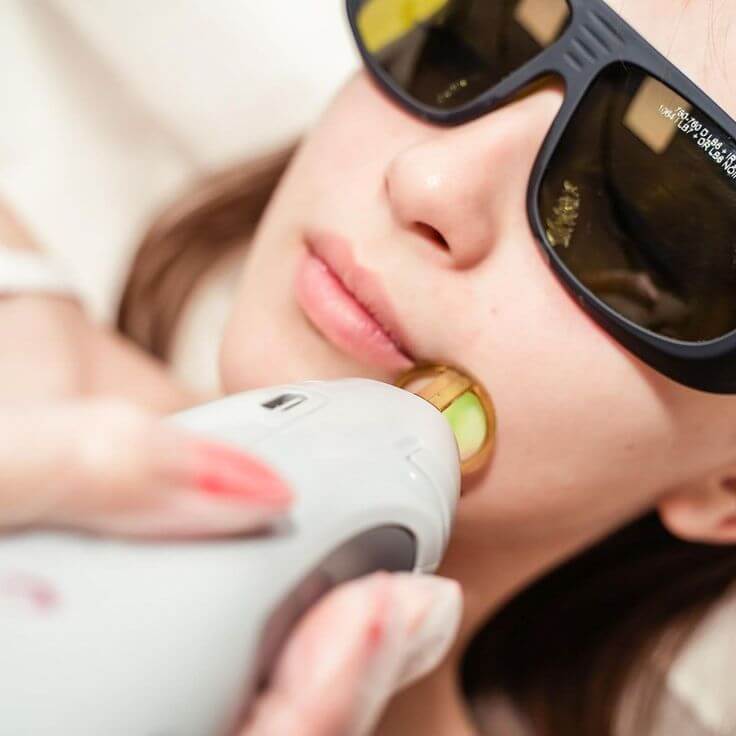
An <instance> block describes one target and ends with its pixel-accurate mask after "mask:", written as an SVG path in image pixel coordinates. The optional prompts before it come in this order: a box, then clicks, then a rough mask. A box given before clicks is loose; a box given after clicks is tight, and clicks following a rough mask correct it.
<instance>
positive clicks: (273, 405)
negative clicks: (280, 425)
mask: <svg viewBox="0 0 736 736" xmlns="http://www.w3.org/2000/svg"><path fill="white" fill-rule="evenodd" d="M307 399H308V397H307V396H305V395H304V394H280V395H279V396H276V397H275V398H273V399H269V400H268V401H266V402H265V403H263V404H261V406H262V407H263V408H264V409H271V410H276V409H280V410H281V411H289V409H294V408H295V407H297V406H299V405H300V404H303V403H304V402H305V401H307Z"/></svg>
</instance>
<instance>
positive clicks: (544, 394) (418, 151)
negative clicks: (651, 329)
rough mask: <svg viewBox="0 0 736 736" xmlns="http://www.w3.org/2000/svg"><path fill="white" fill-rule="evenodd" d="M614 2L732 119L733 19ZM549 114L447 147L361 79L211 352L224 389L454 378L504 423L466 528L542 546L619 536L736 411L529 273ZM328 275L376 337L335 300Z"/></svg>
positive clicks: (274, 217) (546, 278)
mask: <svg viewBox="0 0 736 736" xmlns="http://www.w3.org/2000/svg"><path fill="white" fill-rule="evenodd" d="M611 4H612V5H613V6H614V8H615V9H616V10H618V11H619V12H621V13H622V15H624V17H626V19H627V20H629V22H630V23H631V24H632V25H634V26H635V27H636V28H637V29H638V30H639V31H640V32H641V33H642V34H643V35H644V36H645V37H646V38H648V39H649V40H650V41H651V42H652V43H653V44H654V45H656V46H657V47H658V48H659V49H660V50H662V51H663V52H665V53H667V55H668V57H669V58H670V59H671V60H672V61H673V62H674V63H676V64H678V65H680V66H681V68H683V69H684V70H685V71H686V73H688V74H689V75H690V76H691V77H692V78H694V79H695V81H696V82H698V83H699V84H700V85H701V86H703V87H704V88H705V90H706V91H707V92H708V93H710V94H711V95H712V96H714V97H715V99H716V100H717V101H718V102H720V104H721V105H722V106H723V107H725V108H726V109H727V110H728V111H729V112H731V113H732V114H733V113H734V112H735V111H736V95H733V94H731V93H730V92H729V89H730V87H729V81H730V80H729V78H728V69H729V67H730V66H732V64H730V63H729V60H734V59H736V49H732V48H729V47H728V46H727V43H728V38H729V36H728V34H727V32H726V31H727V28H728V26H729V24H730V23H731V22H732V20H733V19H734V18H733V16H734V15H736V3H716V4H713V7H714V8H715V7H717V11H715V10H713V11H712V12H714V13H716V15H714V16H711V9H710V6H709V5H708V4H704V3H689V2H684V0H646V2H642V0H631V1H630V2H628V3H626V2H618V3H611ZM714 28H715V29H717V30H716V31H715V32H714ZM561 101H562V92H561V89H560V88H559V87H557V86H555V85H554V84H550V85H548V86H546V87H545V88H543V89H537V90H535V91H533V92H531V93H530V94H528V95H527V96H526V97H523V98H521V99H519V100H517V101H515V102H514V103H512V104H507V105H506V106H504V107H502V108H500V109H498V110H496V111H494V112H492V113H489V114H487V115H486V116H484V117H482V118H480V119H478V120H476V121H473V122H471V123H468V124H465V125H462V126H460V127H456V128H449V129H446V128H438V127H435V126H432V125H428V124H425V123H422V122H420V121H419V120H417V119H415V118H413V117H411V116H409V115H408V114H407V113H405V112H403V111H402V110H401V109H399V108H398V107H397V106H396V105H395V104H394V103H392V102H391V101H390V100H389V99H388V98H387V97H386V96H385V95H384V94H383V93H381V92H380V91H379V90H378V89H377V88H376V87H375V86H374V85H373V83H372V82H371V80H370V78H369V77H368V76H367V75H366V74H365V73H359V74H358V75H357V76H355V77H354V78H353V79H352V81H350V82H349V83H348V84H347V85H346V86H345V88H344V89H343V90H342V91H341V92H340V94H339V95H338V96H337V98H336V99H335V101H334V102H333V104H332V105H331V106H330V108H329V109H328V110H327V111H326V113H325V114H324V116H323V118H322V120H321V122H320V123H319V124H318V125H317V127H316V128H315V129H314V130H313V131H312V132H311V133H310V134H309V135H308V136H307V137H306V139H305V141H304V144H303V145H302V147H301V149H300V151H299V153H298V155H297V157H296V159H295V161H294V162H293V164H292V166H291V168H290V170H289V172H288V174H287V176H286V177H285V179H284V180H283V182H282V184H281V186H280V188H279V190H278V192H277V194H276V196H275V197H274V199H273V201H272V203H271V205H270V207H269V210H268V212H267V214H266V216H265V218H264V220H263V222H262V225H261V227H260V229H259V231H258V233H257V235H256V237H255V240H254V242H253V244H252V246H251V249H250V256H249V258H248V261H247V264H246V268H245V272H244V274H243V279H242V283H241V286H240V292H239V297H238V300H237V303H236V305H235V309H234V312H233V315H232V318H231V320H230V323H229V325H228V329H227V332H226V337H225V341H224V344H223V350H222V372H223V378H224V382H225V387H226V389H227V390H228V391H229V392H232V391H236V390H240V389H244V388H248V387H253V386H261V385H268V384H277V383H282V382H288V381H294V380H303V379H309V378H334V377H344V376H367V377H373V378H378V379H382V380H386V381H389V382H391V381H393V380H394V379H396V378H397V377H398V375H399V374H400V373H401V372H402V371H403V370H404V369H405V368H407V367H409V366H410V365H411V360H417V361H422V362H430V363H440V364H451V365H457V366H459V367H461V368H465V369H466V370H468V371H470V372H471V373H472V374H474V375H475V376H477V377H478V378H479V379H481V380H482V381H483V382H484V383H485V385H486V386H487V388H488V390H489V391H490V393H491V394H492V396H493V398H494V401H495V403H496V407H497V411H498V419H499V434H498V443H497V449H496V453H495V456H494V460H493V463H492V465H491V466H490V468H489V469H488V471H487V472H486V473H485V474H484V475H483V476H482V477H480V478H479V479H478V480H477V481H476V482H475V483H474V484H473V488H472V489H471V490H472V491H473V492H472V493H469V494H468V495H467V497H466V499H465V501H464V508H465V513H466V514H467V515H468V516H472V517H473V518H474V519H477V520H482V521H483V522H484V523H490V522H492V521H495V522H496V528H497V529H499V530H502V529H510V530H512V532H513V533H514V534H516V535H519V534H521V535H524V534H526V533H528V534H529V535H530V536H532V535H533V537H534V538H535V539H537V540H542V539H543V538H544V536H545V534H546V533H559V532H560V531H561V530H562V531H564V530H565V529H567V528H570V529H571V530H572V529H573V528H575V527H579V526H580V525H581V524H591V523H593V522H596V521H597V522H600V523H603V522H607V521H610V522H611V523H614V522H615V521H617V520H620V517H621V514H622V513H631V514H634V513H638V512H640V511H642V510H643V509H645V508H647V507H649V506H651V505H652V504H653V503H654V502H655V500H656V497H657V495H658V494H660V493H662V492H664V491H666V490H669V489H670V488H671V487H673V486H675V485H678V484H680V483H683V482H686V481H688V480H689V479H691V478H694V477H697V476H699V475H700V474H702V473H703V472H704V471H706V470H708V469H710V468H711V467H715V466H716V465H718V464H721V463H722V462H724V460H725V459H733V457H731V455H736V453H734V452H733V451H731V450H730V449H729V448H730V447H731V446H733V447H734V448H736V443H734V439H736V431H734V430H733V429H729V427H730V425H732V423H733V418H734V414H735V413H736V407H735V406H734V401H733V400H731V399H726V398H723V397H712V396H706V395H704V394H700V393H696V392H694V391H691V390H688V389H685V388H683V387H681V386H678V385H676V384H674V383H672V382H670V381H669V380H667V379H665V378H663V377H661V376H660V375H658V374H657V373H656V372H654V371H653V370H651V369H649V368H648V367H647V366H645V365H643V364H642V363H640V362H639V361H638V360H637V359H635V358H634V357H633V356H632V355H630V354H629V353H628V352H626V351H625V350H624V349H623V348H622V347H621V346H620V345H618V344H617V343H616V342H615V341H614V340H613V339H612V338H610V337H609V336H608V335H607V334H606V333H605V332H604V331H602V330H601V329H600V328H599V327H598V326H597V325H596V324H594V323H593V322H592V321H591V319H590V318H589V317H587V316H586V314H585V313H584V312H583V311H582V310H581V309H580V308H579V306H578V305H577V303H576V302H575V301H574V300H573V299H571V298H570V297H569V296H568V295H567V294H566V292H565V291H564V290H563V288H562V286H561V285H560V283H559V282H558V281H557V280H556V278H555V276H554V275H553V274H552V272H551V271H550V269H549V268H548V266H547V265H546V264H545V262H544V260H543V258H542V256H541V255H540V251H539V249H538V247H537V245H536V243H535V240H534V238H533V236H532V233H531V231H530V228H529V224H528V220H527V213H526V205H525V199H526V192H527V183H528V179H529V174H530V171H531V168H532V165H533V163H534V159H535V157H536V155H537V153H538V151H539V148H540V146H541V144H542V141H543V139H544V137H545V135H546V133H547V131H548V129H549V127H550V124H551V123H552V120H553V118H554V116H555V114H556V112H557V110H558V108H559V106H560V104H561ZM310 251H311V252H313V253H316V255H317V257H318V258H317V259H316V260H315V259H314V258H312V259H311V260H310V259H308V254H309V253H310ZM322 261H327V263H328V264H329V267H330V269H331V270H332V271H333V272H336V273H338V274H339V275H340V276H341V277H342V280H343V281H344V282H346V284H345V285H346V286H347V287H348V289H350V290H351V291H352V292H354V293H355V294H357V295H358V296H359V298H360V300H361V301H362V303H363V305H364V307H367V311H369V312H372V313H374V314H375V315H376V316H377V317H378V323H379V324H382V327H383V329H381V328H380V327H378V326H377V325H376V322H375V321H374V320H373V318H372V317H370V316H367V314H366V310H365V309H360V308H358V307H356V305H355V303H354V302H352V301H350V300H348V301H346V297H345V296H344V292H343V290H342V287H340V286H339V285H337V284H336V283H335V281H334V277H333V276H331V275H330V272H329V271H326V270H325V268H324V265H323V263H322ZM389 335H390V336H392V337H395V338H396V340H392V337H389ZM395 341H399V342H400V344H401V346H402V348H403V353H406V354H408V356H409V358H410V359H411V360H408V359H407V357H405V356H404V355H402V353H401V352H399V351H398V350H397V349H396V348H395V347H393V344H392V343H393V342H395ZM716 402H717V406H716ZM716 409H717V410H716ZM729 453H731V455H730V454H729ZM510 525H513V526H510Z"/></svg>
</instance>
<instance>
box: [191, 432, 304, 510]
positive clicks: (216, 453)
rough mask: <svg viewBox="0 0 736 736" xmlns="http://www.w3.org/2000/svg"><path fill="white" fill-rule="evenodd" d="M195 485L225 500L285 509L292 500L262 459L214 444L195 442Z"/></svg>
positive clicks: (282, 482) (279, 480)
mask: <svg viewBox="0 0 736 736" xmlns="http://www.w3.org/2000/svg"><path fill="white" fill-rule="evenodd" d="M194 444H195V447H194V452H193V456H194V458H195V461H194V464H193V478H192V481H193V484H194V485H195V486H196V487H197V488H198V489H199V490H200V491H202V492H203V493H206V494H207V495H210V496H214V497H216V498H222V499H223V500H231V501H242V502H243V503H246V504H252V505H257V506H267V507H271V508H286V507H287V506H288V505H289V504H290V503H291V501H292V500H293V495H292V493H291V490H290V489H289V487H288V486H287V485H286V483H285V482H284V481H283V480H282V479H281V478H280V477H279V476H278V475H277V474H276V472H274V471H273V470H271V469H270V468H269V467H268V466H267V465H265V464H264V463H263V462H261V461H260V460H257V459H255V458H253V457H250V456H248V455H245V454H244V453H242V452H239V451H238V450H235V449H232V448H229V447H225V446H223V445H218V444H215V443H212V442H203V441H197V442H195V443H194Z"/></svg>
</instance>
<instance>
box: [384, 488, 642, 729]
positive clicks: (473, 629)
mask: <svg viewBox="0 0 736 736" xmlns="http://www.w3.org/2000/svg"><path fill="white" fill-rule="evenodd" d="M474 505H475V504H474V503H473V502H472V500H471V499H469V503H468V504H464V505H463V504H461V508H460V509H459V512H458V518H457V523H456V526H455V530H454V532H453V538H452V542H451V544H450V548H449V549H448V552H447V555H446V557H445V561H444V562H443V564H442V567H441V568H440V570H439V571H438V574H439V575H442V576H445V577H450V578H453V579H455V580H458V581H459V582H460V583H461V585H462V587H463V592H464V597H465V608H464V617H463V621H462V624H461V629H460V634H459V637H458V639H457V641H456V644H455V646H454V648H453V650H452V652H451V653H450V655H449V656H448V657H447V659H446V661H445V663H444V665H442V667H441V668H440V669H439V670H438V671H437V672H436V673H434V674H433V675H431V676H430V677H429V678H427V679H426V680H424V681H422V682H419V683H418V684H416V685H415V686H413V687H412V688H411V689H409V690H407V691H406V692H404V693H402V694H401V695H400V696H399V697H397V698H396V699H395V700H394V701H393V703H392V705H391V707H390V709H389V711H388V713H387V715H386V718H385V719H384V721H383V723H382V726H381V729H380V730H379V731H378V733H379V734H380V735H381V736H398V734H401V735H402V736H413V734H415V733H417V734H418V733H424V732H425V731H423V730H422V728H423V727H424V726H426V724H427V723H428V722H431V723H434V724H442V729H439V728H438V729H437V730H435V731H433V733H438V734H440V733H442V734H444V733H448V734H450V733H451V734H453V736H471V735H472V734H475V733H476V730H475V728H474V727H473V724H472V722H471V720H470V718H469V715H468V712H467V710H466V708H465V704H464V701H463V697H462V693H461V692H460V689H459V681H458V672H459V669H460V665H461V661H462V657H463V654H464V652H465V651H466V649H467V647H468V645H469V644H470V643H471V641H472V639H473V636H474V635H475V634H476V633H477V632H478V631H479V629H480V628H481V627H482V626H483V625H484V624H485V623H486V622H487V621H488V619H489V618H490V617H491V616H493V614H494V613H496V612H497V611H498V610H499V609H500V608H501V607H503V605H504V604H505V603H506V602H508V601H509V600H510V599H511V598H512V597H513V596H514V595H515V594H517V593H518V592H520V591H521V590H523V589H524V588H525V587H527V586H528V585H530V584H531V583H533V582H534V581H535V580H537V579H538V578H540V577H541V576H543V575H544V574H546V573H547V572H549V571H550V570H552V569H554V568H555V567H557V566H559V565H560V564H562V563H564V562H565V561H566V560H568V559H570V558H571V557H573V556H574V555H576V554H577V553H579V552H580V551H582V550H584V549H585V548H587V547H589V546H591V545H593V544H595V543H596V542H597V541H598V540H600V539H602V538H603V537H605V536H606V535H607V534H609V533H610V532H612V531H613V530H614V529H615V528H617V527H619V526H621V525H623V524H624V523H626V521H627V519H628V518H629V517H632V518H633V517H634V516H636V515H638V514H639V513H643V511H644V509H637V510H636V511H632V510H631V509H630V510H629V513H628V514H627V513H621V509H619V510H618V511H619V513H618V514H615V513H603V514H601V515H600V517H599V518H597V519H591V518H590V517H588V518H587V519H586V523H581V524H579V525H577V528H576V526H575V525H566V526H565V528H564V529H558V530H557V531H556V532H554V531H552V532H551V531H550V530H549V529H544V530H542V529H537V528H534V529H533V528H524V525H523V524H517V523H513V524H510V523H509V522H508V520H505V521H504V522H503V523H501V522H499V523H497V524H489V520H488V517H487V515H484V514H483V513H482V509H478V508H474ZM509 530H512V532H510V531H509ZM420 714H421V717H420Z"/></svg>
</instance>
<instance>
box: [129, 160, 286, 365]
mask: <svg viewBox="0 0 736 736" xmlns="http://www.w3.org/2000/svg"><path fill="white" fill-rule="evenodd" d="M294 150H295V146H290V147H288V148H285V149H283V150H281V151H278V152H276V153H272V154H270V155H268V156H265V157H263V158H260V159H257V160H255V161H249V162H248V163H247V164H240V165H238V166H234V167H232V168H229V169H227V170H225V171H221V172H218V173H215V174H213V175H211V176H209V177H207V178H206V179H204V180H202V181H199V182H196V183H195V184H194V186H192V187H191V188H190V189H189V191H187V192H184V193H183V195H182V196H180V197H179V198H177V199H176V201H175V202H173V203H172V204H171V205H170V206H169V207H168V208H166V209H165V210H164V211H163V212H162V213H161V214H160V215H159V216H158V217H157V218H156V219H155V220H154V222H153V224H152V225H151V227H150V228H149V229H148V232H147V233H146V234H145V236H144V238H143V241H142V242H141V244H140V245H139V247H138V249H137V251H136V255H135V259H134V261H133V265H132V267H131V270H130V274H129V276H128V281H127V283H126V285H125V288H124V291H123V296H122V299H121V302H120V307H119V309H118V319H117V326H118V329H119V330H120V332H121V333H123V334H124V335H127V336H128V337H130V338H131V339H132V340H133V341H134V342H136V343H137V344H139V345H140V346H141V347H143V348H144V349H145V350H147V351H148V352H150V353H152V354H153V355H155V356H156V357H158V358H161V359H162V360H166V359H167V358H168V356H169V354H170V351H171V348H172V342H173V339H174V334H175V328H176V324H177V321H178V319H179V317H180V316H181V314H182V311H183V309H184V306H185V305H186V303H187V300H188V299H189V297H190V296H191V295H192V292H193V291H194V289H195V287H196V285H197V283H198V282H199V280H200V277H201V276H202V275H203V274H204V273H205V272H206V271H207V270H208V269H209V268H211V267H212V266H213V265H214V264H215V263H216V262H218V261H219V260H221V259H222V258H224V257H225V256H227V255H228V254H229V253H231V252H232V251H233V250H234V249H235V248H236V247H237V246H238V245H242V244H243V243H245V242H246V241H247V240H248V239H249V238H250V237H251V236H252V235H253V232H254V231H255V229H256V226H257V225H258V222H259V220H260V219H261V215H262V214H263V211H264V210H265V209H266V205H267V204H268V202H269V200H270V199H271V195H272V194H273V192H274V190H275V189H276V185H277V184H278V182H279V180H280V179H281V176H282V174H283V173H284V171H285V170H286V167H287V165H288V163H289V161H290V160H291V157H292V155H293V153H294Z"/></svg>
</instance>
